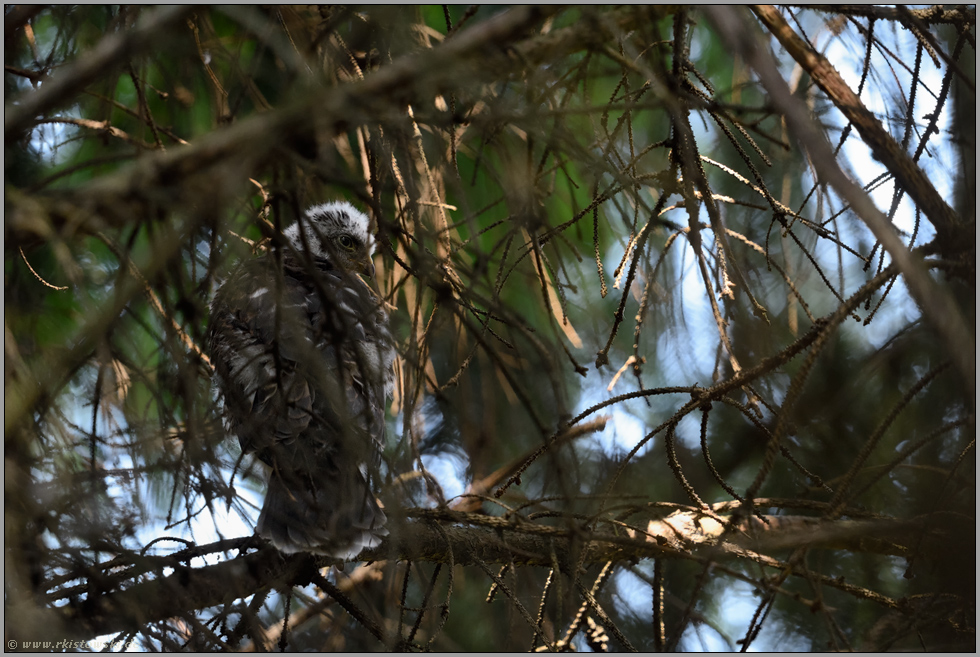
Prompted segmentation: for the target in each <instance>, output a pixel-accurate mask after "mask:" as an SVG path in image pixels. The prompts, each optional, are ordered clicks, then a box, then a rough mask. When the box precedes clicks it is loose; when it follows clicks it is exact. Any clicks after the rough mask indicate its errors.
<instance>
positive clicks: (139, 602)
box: [35, 509, 941, 638]
mask: <svg viewBox="0 0 980 657" xmlns="http://www.w3.org/2000/svg"><path fill="white" fill-rule="evenodd" d="M405 511H406V516H407V517H409V518H415V519H418V520H419V521H414V522H406V521H405V520H404V519H402V520H401V521H400V522H399V520H398V519H394V518H393V519H392V520H393V522H392V526H391V538H390V539H389V540H387V541H386V542H385V543H384V544H382V545H381V546H379V547H378V548H375V549H373V550H368V551H365V552H363V553H362V554H361V555H359V557H358V558H359V559H360V560H362V561H376V560H382V559H387V560H390V561H395V560H398V561H426V562H429V563H442V564H450V562H452V563H454V564H456V565H461V566H470V565H479V564H480V563H484V564H496V565H503V564H512V565H523V566H541V567H547V568H551V567H553V566H554V564H555V563H556V561H557V564H558V565H559V567H560V569H561V570H562V572H565V573H569V572H572V570H573V566H572V564H573V563H575V564H578V565H583V564H584V565H590V564H600V563H607V562H610V561H612V562H619V561H625V560H635V559H643V558H654V557H655V558H661V559H662V558H670V557H673V558H680V559H695V560H702V559H704V558H710V559H712V560H718V559H719V558H724V557H728V558H736V557H750V558H753V559H754V560H757V561H759V560H760V559H761V561H762V562H763V563H769V561H767V558H765V557H761V556H760V555H758V554H756V553H749V552H746V550H766V551H772V550H785V549H787V548H792V547H801V546H806V547H813V548H824V549H837V550H841V549H843V550H854V551H860V552H868V553H878V554H899V555H905V554H907V553H908V551H909V549H910V548H911V547H914V546H913V545H912V544H913V543H915V541H916V540H918V539H919V536H920V534H919V531H925V530H926V529H928V531H929V536H928V537H929V538H930V540H934V541H939V543H937V545H939V544H941V531H939V532H937V530H936V520H935V519H933V520H931V521H928V520H908V521H906V520H892V519H870V520H833V521H827V520H822V519H819V518H813V517H802V516H799V517H786V516H761V517H760V518H756V517H750V518H743V519H742V520H741V521H740V523H739V526H738V528H737V531H735V532H732V531H729V532H728V533H727V535H726V534H725V530H726V526H725V522H726V518H725V517H721V518H720V520H721V522H719V520H716V519H713V518H712V517H710V516H708V515H706V514H704V513H702V512H699V511H690V510H680V511H676V512H674V513H672V514H671V515H670V516H668V517H667V518H664V519H661V520H652V521H650V522H649V523H648V525H647V528H646V530H645V531H640V530H633V529H627V530H626V531H624V532H623V533H622V534H620V535H615V534H612V533H588V532H585V531H584V530H582V528H580V527H573V528H566V527H559V526H546V525H539V524H534V523H530V522H520V521H513V520H508V519H505V518H501V517H496V516H486V515H482V514H475V513H461V512H456V511H450V510H448V509H407V510H405ZM449 523H451V524H449ZM462 525H477V526H469V527H466V526H462ZM723 536H726V537H727V538H726V539H725V540H724V541H722V540H721V539H722V537H723ZM223 546H224V547H227V546H225V545H224V544H223ZM705 549H708V550H710V555H705V556H698V554H699V552H700V551H702V550H705ZM579 550H581V551H579ZM215 551H217V550H211V551H210V552H215ZM202 552H203V553H208V552H209V551H208V550H207V546H202V547H200V548H195V553H202ZM450 555H452V556H451V557H450ZM576 557H577V558H576ZM333 563H334V561H332V560H330V559H327V558H324V557H313V556H312V555H307V554H299V555H291V556H286V555H283V554H281V553H279V552H278V551H277V550H275V549H274V548H271V547H266V548H263V549H261V550H258V551H257V552H253V553H251V554H248V555H245V556H240V557H237V558H234V559H229V560H227V561H223V562H221V563H218V564H216V565H214V566H205V567H201V568H191V567H187V566H182V565H174V566H172V567H173V568H174V570H175V572H174V573H173V574H172V575H168V576H166V577H163V576H161V577H158V578H157V579H152V580H149V581H144V582H139V583H137V584H134V585H132V586H130V587H129V588H127V589H125V590H122V591H113V592H110V593H104V594H97V593H95V592H92V591H91V589H90V592H89V594H88V596H87V599H86V600H85V601H84V602H83V603H80V604H75V605H71V606H68V607H62V608H58V609H56V610H43V611H42V610H38V611H39V613H41V614H43V615H44V616H48V617H49V619H48V621H46V622H52V623H56V624H57V625H58V626H61V627H64V628H67V633H68V638H76V637H79V638H91V637H95V636H99V635H102V634H110V633H115V632H134V631H138V630H139V629H140V628H141V627H143V626H145V625H146V624H147V623H151V622H156V621H161V620H164V619H167V618H170V617H172V616H180V615H183V614H186V613H187V612H189V611H192V610H197V609H205V608H208V607H213V606H216V605H220V604H227V603H229V602H231V601H233V600H236V599H239V598H245V597H248V596H249V595H251V594H253V593H254V592H256V591H258V590H262V589H268V588H276V589H280V590H281V589H283V588H291V587H294V586H305V585H306V584H308V583H309V582H310V581H311V580H312V579H315V578H316V572H317V570H318V569H320V568H324V567H328V566H330V565H332V564H333ZM827 579H828V580H830V579H831V578H827ZM90 585H91V582H90ZM831 585H832V584H831ZM842 585H843V584H842ZM35 627H36V625H35Z"/></svg>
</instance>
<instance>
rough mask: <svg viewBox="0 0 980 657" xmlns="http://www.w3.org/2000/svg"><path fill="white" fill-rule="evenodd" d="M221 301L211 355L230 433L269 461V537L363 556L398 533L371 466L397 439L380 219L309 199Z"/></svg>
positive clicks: (235, 276)
mask: <svg viewBox="0 0 980 657" xmlns="http://www.w3.org/2000/svg"><path fill="white" fill-rule="evenodd" d="M283 238H284V239H283V240H281V241H280V245H279V246H274V247H272V248H270V249H268V250H267V251H266V252H265V253H264V254H262V255H261V256H259V257H256V258H252V259H249V260H246V261H245V262H243V263H242V264H241V265H239V266H238V268H237V269H236V270H234V271H233V272H232V274H231V275H230V276H229V277H228V279H227V280H226V281H224V282H223V283H222V284H221V286H220V287H219V288H218V289H217V291H216V292H215V295H214V299H213V301H212V303H211V323H210V335H209V338H210V340H209V341H210V350H211V358H212V361H213V363H214V367H215V373H216V374H217V387H218V390H219V393H220V395H221V397H222V399H223V403H224V418H223V419H224V425H225V431H226V433H227V434H228V436H229V437H230V436H237V438H238V440H239V442H240V444H241V447H242V450H244V451H245V452H254V453H255V454H256V456H257V457H258V458H259V459H261V460H262V461H263V462H264V463H265V464H266V465H268V466H269V468H270V471H269V477H268V490H267V491H266V496H265V502H264V503H263V506H262V512H261V514H260V515H259V520H258V525H257V526H256V533H257V534H258V535H259V536H262V537H263V538H266V539H268V540H270V541H271V542H272V543H273V544H274V545H275V546H276V547H277V548H278V549H279V550H281V551H283V552H287V553H293V552H315V553H319V554H326V555H330V556H334V557H337V558H342V559H349V558H351V557H353V556H355V555H357V554H358V553H360V552H361V550H363V549H365V548H371V547H375V546H376V545H378V543H380V542H381V538H382V537H383V536H385V535H387V533H388V531H387V530H386V529H385V528H384V524H385V520H386V518H385V514H384V512H383V511H382V510H381V508H380V506H379V505H378V502H377V500H376V499H375V497H374V493H373V492H372V491H371V486H370V484H369V482H370V474H371V473H372V472H373V471H375V470H376V468H377V465H378V463H379V461H380V455H381V450H382V449H383V447H384V440H385V405H386V401H387V398H388V397H389V396H390V394H391V390H392V386H393V378H394V375H393V371H392V364H393V362H394V355H395V352H394V349H393V348H392V346H391V337H390V335H389V332H388V326H387V322H388V318H387V315H386V313H385V311H384V309H383V308H382V303H381V301H380V300H379V299H378V298H377V297H376V296H375V295H374V293H373V292H372V290H371V289H370V288H369V287H368V286H367V284H365V282H364V281H363V280H362V279H361V278H360V277H359V276H358V275H357V274H363V275H367V276H373V275H374V265H373V264H372V261H371V255H372V253H373V252H374V239H373V237H372V236H371V235H370V233H369V232H368V218H367V217H366V216H365V215H364V214H363V213H361V212H360V211H358V210H357V209H356V208H354V207H353V206H352V205H350V204H349V203H346V202H336V203H327V204H324V205H315V206H313V207H311V208H309V209H308V210H307V211H306V212H305V213H304V214H303V216H302V217H301V218H300V219H299V221H297V222H296V223H294V224H293V225H291V226H290V227H288V228H287V229H286V230H285V231H283Z"/></svg>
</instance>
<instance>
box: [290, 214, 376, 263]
mask: <svg viewBox="0 0 980 657" xmlns="http://www.w3.org/2000/svg"><path fill="white" fill-rule="evenodd" d="M368 223H369V222H368V218H367V216H365V214H364V213H363V212H361V211H360V210H358V209H357V208H355V207H354V206H353V205H351V204H350V203H347V202H346V201H337V202H334V203H324V204H322V205H314V206H312V207H310V208H309V209H307V211H306V212H305V213H304V215H303V218H302V219H300V221H298V222H296V223H295V224H293V225H292V226H290V227H289V228H287V229H286V231H285V236H286V239H287V240H289V243H290V244H291V245H292V246H293V248H295V249H296V251H297V252H298V253H305V252H306V251H307V249H309V254H310V257H312V258H313V261H314V262H315V263H316V264H317V266H319V267H324V268H326V269H344V270H346V271H349V272H354V273H358V274H365V275H367V276H372V277H373V276H374V262H373V261H372V260H371V255H372V254H373V253H374V237H373V236H372V235H371V233H369V232H368Z"/></svg>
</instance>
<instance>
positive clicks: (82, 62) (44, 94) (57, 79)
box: [3, 5, 193, 141]
mask: <svg viewBox="0 0 980 657" xmlns="http://www.w3.org/2000/svg"><path fill="white" fill-rule="evenodd" d="M191 11H193V7H188V6H179V5H178V6H171V7H164V8H162V9H157V10H155V11H153V12H152V13H151V12H145V13H143V14H142V15H141V16H140V20H139V21H138V23H137V24H136V25H135V26H134V27H133V28H131V29H126V30H122V31H120V32H117V33H116V34H112V35H110V36H107V37H106V38H104V39H103V40H102V41H100V42H99V44H98V45H97V46H96V47H95V48H93V49H92V50H91V51H89V52H88V53H86V54H84V55H81V56H79V57H78V58H77V59H76V60H74V61H73V62H72V63H71V64H68V65H67V66H65V67H64V68H63V69H61V71H60V72H59V73H58V75H56V76H52V77H49V78H48V79H47V80H46V81H45V82H44V84H43V85H41V87H39V88H38V89H37V91H30V92H27V93H25V94H22V95H21V96H19V97H17V99H16V100H15V101H14V102H13V103H10V104H7V105H5V110H6V112H5V114H6V116H5V117H4V122H3V134H4V139H5V140H8V141H9V140H11V139H16V138H17V137H18V135H19V134H20V133H21V132H22V131H23V130H26V129H27V128H29V127H30V126H31V124H32V122H33V121H34V120H35V119H36V117H38V116H41V115H42V114H46V113H47V112H50V111H51V110H53V109H55V108H56V107H58V106H60V105H61V104H63V103H65V102H67V101H68V100H69V99H70V98H72V97H73V96H74V95H75V94H76V93H78V92H80V91H81V90H82V89H84V88H85V87H86V86H88V85H89V84H91V83H92V82H94V81H95V80H96V79H97V78H98V77H99V76H100V75H101V74H102V73H104V72H105V70H106V69H107V68H109V67H111V66H118V65H122V64H123V63H124V62H125V61H126V60H127V59H128V58H129V57H131V56H133V55H134V54H136V53H139V52H144V51H146V50H147V49H148V48H149V47H150V46H152V45H153V44H154V43H156V42H157V41H158V40H159V39H161V38H163V37H165V36H167V35H168V34H169V29H170V28H171V27H172V26H174V25H176V24H177V23H178V22H179V21H181V20H183V19H184V17H185V16H186V15H187V14H188V13H190V12H191ZM15 23H16V21H15ZM4 31H5V32H6V25H5V29H4Z"/></svg>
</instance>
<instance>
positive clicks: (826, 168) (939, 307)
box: [706, 7, 976, 400]
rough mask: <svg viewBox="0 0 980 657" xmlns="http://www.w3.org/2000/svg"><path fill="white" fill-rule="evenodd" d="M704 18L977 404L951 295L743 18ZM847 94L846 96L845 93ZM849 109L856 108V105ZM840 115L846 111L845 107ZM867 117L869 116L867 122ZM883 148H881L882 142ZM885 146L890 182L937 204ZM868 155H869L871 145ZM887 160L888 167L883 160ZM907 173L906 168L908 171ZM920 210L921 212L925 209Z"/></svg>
mask: <svg viewBox="0 0 980 657" xmlns="http://www.w3.org/2000/svg"><path fill="white" fill-rule="evenodd" d="M757 11H761V12H763V13H764V14H766V15H767V16H768V18H769V19H770V20H771V21H772V22H773V25H774V26H776V27H774V28H773V29H776V28H777V27H778V22H777V21H776V19H775V18H773V17H772V16H771V15H769V14H768V13H767V12H768V10H767V9H766V8H762V9H757ZM706 12H707V14H708V16H709V17H710V18H711V21H712V23H713V24H714V26H715V29H716V30H718V32H719V33H720V34H721V35H722V36H723V37H724V38H725V39H726V40H727V41H728V42H729V44H730V46H731V47H732V49H733V50H734V51H735V52H737V53H739V54H740V55H741V56H742V57H744V58H745V61H746V62H748V63H749V65H750V66H751V67H752V68H753V69H754V70H755V72H756V74H757V75H758V76H759V80H760V82H761V83H762V85H763V87H765V89H766V91H768V92H769V96H770V98H771V99H772V103H773V105H774V106H775V107H776V108H777V109H778V110H779V111H780V112H782V113H783V114H784V115H785V116H786V121H787V123H788V124H789V127H790V129H791V130H792V131H793V134H794V135H795V136H796V138H797V139H799V140H800V142H801V143H802V144H803V146H804V147H805V148H806V150H807V151H808V152H809V153H810V161H811V162H812V164H813V166H814V168H815V169H816V171H817V175H818V176H819V178H820V179H821V180H823V181H826V182H827V183H829V184H830V185H831V186H832V187H833V188H834V189H835V190H836V191H837V193H838V194H840V196H841V198H843V199H844V201H846V202H847V203H848V204H849V205H850V206H851V207H852V208H853V209H854V211H855V212H856V213H857V215H858V216H859V217H860V218H861V220H862V221H864V223H865V224H867V226H868V228H869V229H870V230H871V232H872V233H873V234H874V236H875V237H876V238H877V239H878V240H879V241H880V242H881V244H882V245H883V246H884V247H885V249H886V250H887V251H888V253H889V255H890V256H891V257H892V260H893V261H894V262H895V265H896V266H897V267H898V269H899V270H900V271H901V272H902V275H903V277H904V279H905V282H906V285H907V286H908V289H909V292H910V293H911V295H912V298H913V299H915V301H916V303H917V304H918V305H919V307H920V308H921V309H922V314H923V315H924V316H925V317H926V319H927V320H928V321H929V322H931V323H932V325H933V328H934V329H935V330H936V332H937V333H938V334H939V336H940V337H941V338H942V340H943V341H944V342H945V343H946V349H947V351H948V352H949V354H950V356H951V357H952V358H953V359H954V361H955V363H956V365H957V367H958V369H959V371H960V375H961V376H962V379H963V382H964V388H965V392H966V396H967V399H969V400H973V399H975V397H976V348H975V344H974V339H973V337H972V336H971V335H970V330H969V328H968V327H967V324H966V321H965V320H964V318H963V315H962V314H961V312H960V310H959V308H958V307H957V305H956V302H955V300H954V299H953V297H952V295H951V294H950V292H949V290H948V289H947V288H945V287H942V286H940V285H939V284H937V283H936V281H934V280H933V279H932V278H931V277H930V276H929V274H928V272H927V271H926V269H925V267H924V266H923V263H922V260H921V258H919V257H918V256H916V255H915V254H913V253H912V252H911V251H909V249H908V248H906V246H905V244H903V243H902V241H901V239H899V237H898V235H897V234H896V233H895V230H894V228H893V227H892V225H891V223H890V222H889V221H888V218H887V217H886V216H885V215H884V214H883V213H882V212H881V211H880V210H879V209H878V208H877V207H876V206H875V204H874V201H872V200H871V197H870V196H869V195H868V194H867V192H865V191H864V190H863V189H862V188H861V187H860V185H858V184H856V183H855V182H854V181H852V180H851V179H850V178H848V177H847V175H846V174H845V173H844V172H843V171H842V170H841V168H840V165H839V164H838V162H837V158H836V156H835V155H834V151H833V148H832V147H831V145H830V142H828V141H827V138H826V136H825V135H823V134H821V133H820V132H819V131H818V129H817V127H816V126H815V125H814V123H813V121H812V120H811V119H810V116H809V113H808V111H807V108H806V106H805V105H804V104H803V101H802V100H800V99H799V98H797V97H795V96H793V95H792V94H791V93H790V90H789V86H788V85H787V84H786V81H785V80H784V79H783V78H782V76H781V75H780V74H779V70H778V69H777V68H776V64H775V62H774V61H773V58H772V56H771V55H769V53H768V52H767V51H765V50H764V49H763V48H762V47H761V46H760V44H762V43H763V39H762V37H761V35H760V34H759V32H758V30H757V29H756V28H755V27H754V26H753V25H751V24H750V23H749V22H748V21H746V20H745V19H744V17H743V15H742V13H741V12H738V11H736V10H734V9H732V8H731V7H711V8H709V9H706ZM777 17H778V15H777ZM778 18H779V21H782V18H781V17H778ZM783 25H785V22H783ZM794 36H795V35H794ZM810 55H812V57H809V58H805V59H806V60H807V61H809V59H812V58H813V57H818V56H817V55H815V53H812V52H811V53H810ZM811 66H812V68H814V69H817V68H819V69H820V70H819V71H814V72H813V73H812V74H813V75H814V76H815V77H816V76H817V75H822V76H823V77H824V79H825V80H826V79H828V76H831V74H832V75H833V76H837V72H836V71H834V69H833V67H832V66H830V64H829V63H828V62H827V61H826V60H825V59H823V58H822V57H820V66H819V67H818V66H817V65H816V63H815V62H811ZM837 79H838V80H839V79H840V77H839V76H837ZM843 87H844V88H847V85H843ZM835 89H836V91H839V92H840V93H842V94H843V93H844V91H843V89H839V88H836V87H835ZM847 92H850V90H849V89H847ZM854 102H856V103H857V104H856V105H854V104H853V103H854ZM849 107H850V110H849V111H851V113H852V114H854V117H855V118H852V119H851V120H852V121H853V120H855V119H858V120H861V121H862V122H863V123H864V124H865V127H866V128H867V127H868V125H867V120H868V119H870V120H871V121H873V122H874V123H875V124H877V125H878V128H877V129H878V130H883V129H882V128H881V126H880V124H878V122H877V119H875V118H874V116H873V115H871V114H870V112H868V110H867V109H865V108H864V106H863V105H861V104H860V101H859V100H857V99H856V97H853V94H852V105H851V106H849ZM841 111H844V108H843V107H842V108H841ZM845 114H847V112H845ZM865 114H867V115H868V116H865ZM872 133H873V134H872V136H871V137H866V138H865V141H868V139H869V138H873V139H877V138H878V137H877V136H875V135H877V131H876V130H872ZM862 136H863V133H862ZM884 137H886V138H887V142H890V143H891V145H894V146H895V147H898V145H897V144H895V142H894V140H892V139H891V137H890V136H888V135H887V134H885V135H884ZM882 143H884V144H885V145H887V143H886V142H882ZM891 145H888V147H887V149H886V151H887V152H886V153H885V154H883V155H882V154H879V158H880V159H882V161H883V162H885V163H886V165H887V166H889V170H890V171H891V172H892V173H893V175H895V177H896V180H897V181H898V182H899V184H902V183H903V180H904V181H905V182H906V183H909V184H915V185H918V187H916V192H915V193H917V194H920V196H921V195H924V197H926V198H925V201H927V202H931V201H930V199H932V196H933V195H935V196H937V197H938V192H936V190H935V188H934V187H932V185H931V184H929V183H928V180H924V181H919V177H923V178H924V175H925V174H923V173H922V171H921V170H920V169H919V168H918V167H917V166H915V164H914V163H913V162H912V161H911V158H909V157H908V155H907V154H906V153H904V152H902V153H900V155H896V154H894V153H892V152H891V151H892V149H891ZM879 146H881V144H879ZM872 148H874V146H873V145H872ZM876 152H877V151H876ZM892 156H894V157H892ZM885 157H890V158H892V159H891V160H885V159H884V158H885ZM909 165H911V169H910V168H909ZM920 182H922V184H920ZM909 192H910V196H912V197H913V198H914V199H915V200H916V202H918V203H921V202H922V200H920V199H919V198H916V197H915V195H914V194H913V193H912V189H909ZM934 201H935V202H933V203H932V211H933V212H934V213H935V217H933V221H934V223H935V224H936V230H937V233H939V232H940V231H941V230H944V231H947V237H953V235H954V232H953V230H954V229H956V233H959V232H961V231H962V230H964V228H963V227H962V226H959V225H958V219H957V218H956V215H955V213H954V212H953V211H952V209H950V208H949V206H948V205H946V203H945V201H943V200H942V198H938V199H934ZM923 209H924V210H925V208H923ZM959 239H960V240H961V244H960V245H959V248H964V247H970V246H971V245H973V243H974V239H973V238H972V237H971V238H969V240H966V241H964V240H963V239H962V236H960V238H959Z"/></svg>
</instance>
